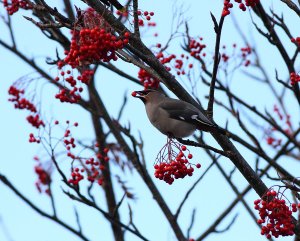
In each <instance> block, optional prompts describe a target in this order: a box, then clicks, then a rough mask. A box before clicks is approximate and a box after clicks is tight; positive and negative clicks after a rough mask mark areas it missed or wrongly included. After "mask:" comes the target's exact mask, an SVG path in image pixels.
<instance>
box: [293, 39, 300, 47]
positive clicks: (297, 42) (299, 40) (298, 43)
mask: <svg viewBox="0 0 300 241" xmlns="http://www.w3.org/2000/svg"><path fill="white" fill-rule="evenodd" d="M291 42H292V43H295V44H297V45H298V46H300V37H297V38H291Z"/></svg>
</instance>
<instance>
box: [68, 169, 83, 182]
mask: <svg viewBox="0 0 300 241" xmlns="http://www.w3.org/2000/svg"><path fill="white" fill-rule="evenodd" d="M80 172H84V168H82V169H81V170H79V168H78V167H76V168H74V169H72V173H71V177H72V178H70V179H69V180H68V182H69V183H70V184H73V185H78V184H79V182H80V181H81V180H83V179H84V176H83V175H82V174H81V173H80Z"/></svg>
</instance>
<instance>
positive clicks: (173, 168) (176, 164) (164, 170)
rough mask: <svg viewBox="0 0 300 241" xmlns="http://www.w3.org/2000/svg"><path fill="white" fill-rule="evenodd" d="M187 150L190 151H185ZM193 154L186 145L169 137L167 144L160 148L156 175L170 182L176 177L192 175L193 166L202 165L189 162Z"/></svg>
mask: <svg viewBox="0 0 300 241" xmlns="http://www.w3.org/2000/svg"><path fill="white" fill-rule="evenodd" d="M185 152H188V154H187V153H185ZM192 158H193V155H192V154H191V153H190V151H189V150H188V149H187V147H186V146H184V145H182V144H181V143H179V142H177V141H175V140H174V139H172V138H168V139H167V143H166V145H164V147H163V148H162V149H161V150H160V152H159V154H158V155H157V157H156V160H155V165H154V169H155V172H154V176H155V177H156V178H158V179H160V180H163V181H165V182H166V183H168V184H170V185H171V184H172V183H173V182H174V180H175V179H179V178H184V177H186V176H192V175H193V172H194V168H193V166H196V168H200V167H201V165H200V164H199V163H198V164H196V165H195V164H192V163H190V162H189V160H190V159H192Z"/></svg>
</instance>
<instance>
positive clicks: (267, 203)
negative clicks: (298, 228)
mask: <svg viewBox="0 0 300 241" xmlns="http://www.w3.org/2000/svg"><path fill="white" fill-rule="evenodd" d="M254 208H255V209H256V210H258V211H259V216H260V219H258V220H257V223H258V224H260V225H262V228H261V234H262V235H265V236H266V238H268V239H270V238H271V237H272V236H273V237H275V238H278V237H279V236H292V235H294V228H295V225H294V223H293V218H292V213H293V212H297V209H299V208H300V205H299V204H298V205H297V204H295V203H292V204H291V203H289V201H288V200H285V199H284V195H283V194H282V193H280V192H276V191H274V190H269V191H268V192H267V193H266V195H265V196H264V197H263V198H262V199H257V200H255V201H254Z"/></svg>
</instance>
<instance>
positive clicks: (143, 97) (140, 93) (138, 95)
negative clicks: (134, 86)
mask: <svg viewBox="0 0 300 241" xmlns="http://www.w3.org/2000/svg"><path fill="white" fill-rule="evenodd" d="M131 95H132V96H133V97H135V98H139V99H140V100H142V101H143V102H145V101H146V93H145V91H133V92H132V93H131Z"/></svg>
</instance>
